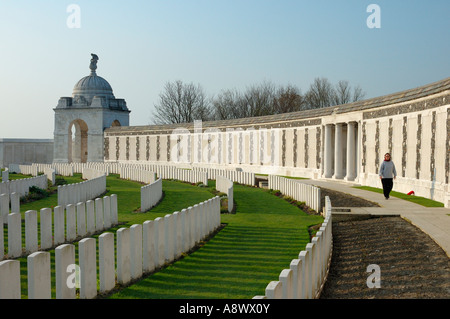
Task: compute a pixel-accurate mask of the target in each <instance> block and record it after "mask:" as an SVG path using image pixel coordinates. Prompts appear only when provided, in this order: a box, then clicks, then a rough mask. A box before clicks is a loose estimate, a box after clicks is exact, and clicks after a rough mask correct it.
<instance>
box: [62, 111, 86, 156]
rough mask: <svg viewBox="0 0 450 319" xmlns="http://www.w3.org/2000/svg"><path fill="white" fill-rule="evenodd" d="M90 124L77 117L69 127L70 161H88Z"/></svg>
mask: <svg viewBox="0 0 450 319" xmlns="http://www.w3.org/2000/svg"><path fill="white" fill-rule="evenodd" d="M88 130H89V129H88V126H87V124H86V122H85V121H83V120H81V119H76V120H73V121H72V122H70V124H69V127H68V131H69V132H68V133H69V134H68V141H67V142H68V143H67V145H68V154H67V158H68V162H69V163H72V162H75V163H86V162H87V158H88Z"/></svg>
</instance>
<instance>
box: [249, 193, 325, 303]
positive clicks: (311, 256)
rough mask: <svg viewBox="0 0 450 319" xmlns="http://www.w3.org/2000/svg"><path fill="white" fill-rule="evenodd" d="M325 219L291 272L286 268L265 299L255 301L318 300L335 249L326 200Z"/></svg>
mask: <svg viewBox="0 0 450 319" xmlns="http://www.w3.org/2000/svg"><path fill="white" fill-rule="evenodd" d="M325 202H326V204H325V206H326V211H324V215H325V220H324V221H323V223H322V225H321V227H320V229H319V231H318V232H317V233H316V235H315V236H314V237H313V239H312V240H311V243H308V244H307V245H306V248H305V249H304V250H302V251H301V252H300V253H299V255H298V258H296V259H293V260H292V261H291V263H290V265H289V269H283V270H282V271H281V273H280V275H279V278H278V280H275V281H271V282H270V283H269V284H268V285H267V287H266V289H265V295H264V296H255V297H253V299H316V298H318V297H319V296H320V292H321V291H322V289H323V285H324V284H325V281H326V277H327V274H328V271H329V264H330V259H331V250H332V240H333V239H332V220H331V202H330V198H329V197H328V196H326V197H325Z"/></svg>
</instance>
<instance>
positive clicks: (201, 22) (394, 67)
mask: <svg viewBox="0 0 450 319" xmlns="http://www.w3.org/2000/svg"><path fill="white" fill-rule="evenodd" d="M371 4H376V5H377V6H378V9H379V10H375V11H373V10H369V11H368V10H367V9H368V7H369V5H371ZM73 5H75V7H76V8H77V9H79V10H75V11H74V10H73V9H72V8H73V7H74V6H73ZM449 12H450V1H448V0H431V1H422V0H421V1H418V0H408V1H404V0H370V1H364V0H140V1H138V0H128V1H112V0H109V1H106V0H103V1H102V0H70V1H65V0H27V1H25V0H0V58H1V61H0V139H1V138H40V139H52V138H53V130H54V111H53V109H54V108H55V107H56V105H57V104H58V100H59V98H60V97H66V96H72V90H73V87H74V85H75V84H76V83H77V82H78V80H79V79H81V78H82V77H84V76H87V75H89V72H90V70H89V63H90V59H91V53H95V54H97V55H98V56H99V61H98V64H97V67H98V68H97V74H98V75H99V76H101V77H103V78H105V79H106V80H107V81H108V82H109V83H110V84H111V86H112V88H113V92H114V95H115V97H116V98H123V99H125V100H126V102H127V106H128V108H129V109H130V110H131V113H130V125H148V124H152V118H153V117H152V113H153V111H154V105H155V104H157V103H158V97H159V94H160V93H161V92H162V91H163V89H164V85H165V84H166V83H167V82H175V81H177V80H181V81H183V82H184V83H194V84H199V85H200V86H201V87H202V88H203V89H204V91H205V93H206V94H207V95H208V96H210V97H212V96H216V95H218V94H220V92H221V91H223V90H227V89H237V90H239V91H244V90H245V89H246V88H248V87H249V86H252V85H257V84H260V83H262V82H264V81H268V82H271V83H273V84H274V85H276V86H278V85H288V84H291V85H295V86H297V87H299V88H300V90H301V92H302V93H304V92H306V91H307V90H308V88H309V85H310V84H311V83H312V82H313V80H314V79H315V78H317V77H325V78H327V79H328V80H329V81H330V82H332V83H337V82H338V81H339V80H347V81H349V83H350V84H351V85H352V86H356V85H359V86H360V87H361V88H362V89H363V91H364V92H365V93H366V96H365V98H373V97H378V96H383V95H387V94H390V93H395V92H399V91H402V90H407V89H412V88H415V87H418V86H422V85H426V84H429V83H432V82H436V81H439V80H442V79H445V78H447V77H449V76H450V59H449V57H450V41H449V39H450V19H449V18H448V13H449ZM368 20H369V22H377V23H378V22H379V25H376V27H372V28H371V27H369V26H373V25H372V24H371V23H368Z"/></svg>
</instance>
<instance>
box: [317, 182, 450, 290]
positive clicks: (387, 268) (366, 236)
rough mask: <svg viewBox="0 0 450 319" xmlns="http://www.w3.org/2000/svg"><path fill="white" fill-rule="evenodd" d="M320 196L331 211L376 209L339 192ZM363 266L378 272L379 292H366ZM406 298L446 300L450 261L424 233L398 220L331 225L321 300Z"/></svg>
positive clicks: (348, 222)
mask: <svg viewBox="0 0 450 319" xmlns="http://www.w3.org/2000/svg"><path fill="white" fill-rule="evenodd" d="M322 193H323V194H326V195H328V196H330V199H331V202H332V203H333V206H334V207H366V206H376V204H374V203H370V202H366V203H364V200H363V199H359V198H355V197H353V196H350V195H344V194H342V193H337V192H333V191H329V190H322ZM333 197H334V199H333ZM369 265H378V267H379V269H380V279H381V281H380V288H368V285H367V282H368V278H369V276H370V277H371V278H373V277H374V272H373V271H371V272H367V267H368V266H369ZM371 282H373V281H372V280H369V283H371ZM411 298H413V299H436V298H439V299H449V298H450V259H449V258H448V257H447V255H446V254H445V252H444V251H443V250H442V249H441V248H440V247H439V246H438V245H437V244H436V243H435V242H434V241H433V240H432V239H431V238H430V237H429V236H428V235H427V234H425V233H423V232H422V231H421V230H420V229H418V228H417V227H415V226H413V225H411V224H410V223H409V222H407V221H405V220H404V219H402V218H401V217H380V218H371V219H368V220H362V221H345V222H344V221H343V222H337V223H333V256H332V261H331V267H330V272H329V275H328V280H327V282H326V284H325V286H324V289H323V291H322V294H321V299H411Z"/></svg>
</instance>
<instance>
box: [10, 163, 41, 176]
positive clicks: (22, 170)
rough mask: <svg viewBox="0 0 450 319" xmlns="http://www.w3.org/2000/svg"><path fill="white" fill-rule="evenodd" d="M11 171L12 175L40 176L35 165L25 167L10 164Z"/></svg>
mask: <svg viewBox="0 0 450 319" xmlns="http://www.w3.org/2000/svg"><path fill="white" fill-rule="evenodd" d="M8 168H9V170H10V171H11V173H16V174H23V175H31V176H37V175H38V168H37V167H36V166H33V165H23V164H9V165H8Z"/></svg>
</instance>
